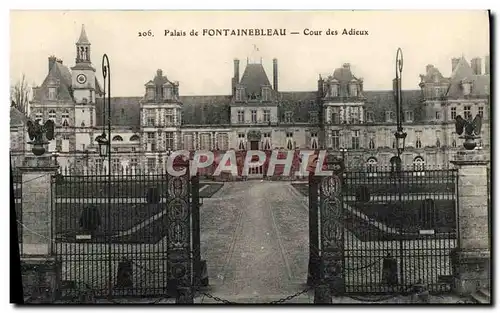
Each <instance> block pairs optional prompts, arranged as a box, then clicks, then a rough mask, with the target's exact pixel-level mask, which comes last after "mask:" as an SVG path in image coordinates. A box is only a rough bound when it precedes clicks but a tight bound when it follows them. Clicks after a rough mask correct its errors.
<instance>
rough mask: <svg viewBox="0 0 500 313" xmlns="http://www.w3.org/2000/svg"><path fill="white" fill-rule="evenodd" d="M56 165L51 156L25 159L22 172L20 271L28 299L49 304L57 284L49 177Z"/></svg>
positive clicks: (58, 269)
mask: <svg viewBox="0 0 500 313" xmlns="http://www.w3.org/2000/svg"><path fill="white" fill-rule="evenodd" d="M57 168H58V167H57V166H55V165H54V161H53V160H52V159H51V158H50V156H40V157H35V158H27V159H26V160H25V163H24V164H23V166H21V167H19V170H20V171H21V173H22V186H23V187H22V191H23V192H22V214H21V216H22V219H21V220H22V227H21V231H22V234H21V236H22V243H21V244H20V247H19V251H20V253H21V271H22V276H23V287H24V290H23V292H24V294H25V295H29V296H30V298H31V300H30V299H28V301H29V302H35V303H50V302H53V300H54V299H55V297H56V295H57V292H58V290H59V287H58V286H59V285H60V281H61V279H60V273H61V265H60V264H59V263H58V262H57V260H56V259H55V257H54V253H53V250H52V249H53V238H54V237H53V236H54V233H55V231H54V230H53V228H52V227H53V223H52V215H53V214H52V212H53V209H54V203H53V202H54V194H53V192H54V190H53V188H52V177H53V175H54V174H56V172H57Z"/></svg>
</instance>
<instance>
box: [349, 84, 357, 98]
mask: <svg viewBox="0 0 500 313" xmlns="http://www.w3.org/2000/svg"><path fill="white" fill-rule="evenodd" d="M349 95H350V96H351V97H357V96H358V85H357V84H356V83H351V84H350V85H349Z"/></svg>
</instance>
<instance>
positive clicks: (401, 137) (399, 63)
mask: <svg viewBox="0 0 500 313" xmlns="http://www.w3.org/2000/svg"><path fill="white" fill-rule="evenodd" d="M402 72H403V51H402V50H401V48H398V50H397V52H396V81H395V84H394V89H395V97H396V118H397V130H396V132H395V133H394V136H395V137H396V149H397V153H398V156H397V160H396V162H397V164H396V167H397V173H398V200H399V210H400V211H399V221H400V236H399V255H400V265H399V275H400V277H401V285H402V286H404V271H403V261H404V259H403V237H402V235H403V229H404V225H403V212H404V209H403V207H404V206H403V201H402V190H401V167H402V161H401V155H402V154H403V151H404V148H405V139H406V135H407V134H406V133H405V132H404V131H403V123H402V116H401V115H402V114H401V113H402V111H401V110H402V108H401V106H402V104H401V102H402V101H401V96H402V92H401V85H402V84H401V81H402V79H401V77H402Z"/></svg>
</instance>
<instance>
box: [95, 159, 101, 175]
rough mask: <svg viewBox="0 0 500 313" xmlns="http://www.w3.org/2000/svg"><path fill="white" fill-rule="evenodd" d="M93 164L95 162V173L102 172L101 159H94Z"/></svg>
mask: <svg viewBox="0 0 500 313" xmlns="http://www.w3.org/2000/svg"><path fill="white" fill-rule="evenodd" d="M94 162H95V169H96V171H97V173H101V172H102V159H101V158H96V159H95V160H94Z"/></svg>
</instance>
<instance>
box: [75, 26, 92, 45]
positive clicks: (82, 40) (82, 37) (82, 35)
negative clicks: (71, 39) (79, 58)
mask: <svg viewBox="0 0 500 313" xmlns="http://www.w3.org/2000/svg"><path fill="white" fill-rule="evenodd" d="M77 44H85V45H90V41H89V39H88V38H87V33H86V32H85V24H82V30H81V32H80V38H79V39H78V42H77Z"/></svg>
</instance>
